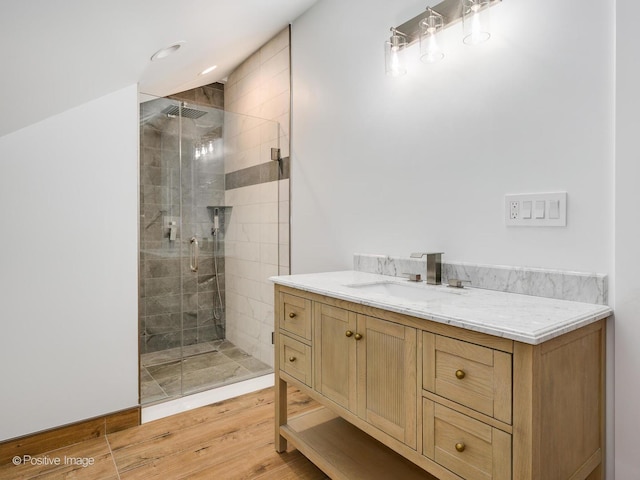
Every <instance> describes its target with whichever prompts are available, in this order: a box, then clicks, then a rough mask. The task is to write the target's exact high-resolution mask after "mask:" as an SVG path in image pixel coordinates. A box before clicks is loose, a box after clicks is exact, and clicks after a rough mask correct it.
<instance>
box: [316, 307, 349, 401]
mask: <svg viewBox="0 0 640 480" xmlns="http://www.w3.org/2000/svg"><path fill="white" fill-rule="evenodd" d="M314 308H315V310H314V334H315V337H314V343H313V351H314V360H315V361H314V365H315V389H316V390H317V391H318V392H320V393H321V394H322V395H324V396H325V397H327V398H329V399H330V400H333V401H334V402H335V403H337V404H338V405H340V406H342V407H344V408H346V409H348V410H351V411H353V412H355V410H356V341H355V340H354V336H355V332H356V314H355V313H353V312H349V311H348V310H344V309H342V308H336V307H331V306H329V305H324V304H321V303H316V304H314Z"/></svg>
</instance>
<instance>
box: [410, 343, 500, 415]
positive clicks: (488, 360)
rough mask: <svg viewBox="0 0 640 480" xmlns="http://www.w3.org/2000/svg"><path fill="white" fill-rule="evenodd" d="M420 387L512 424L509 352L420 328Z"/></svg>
mask: <svg viewBox="0 0 640 480" xmlns="http://www.w3.org/2000/svg"><path fill="white" fill-rule="evenodd" d="M423 346H424V350H423V378H422V383H423V388H424V389H425V390H429V391H430V392H433V393H435V394H436V395H440V396H442V397H445V398H448V399H449V400H453V401H454V402H457V403H460V404H462V405H465V406H467V407H469V408H472V409H474V410H476V411H478V412H480V413H483V414H485V415H489V416H491V417H494V418H496V419H497V420H500V421H502V422H505V423H507V424H511V390H512V381H511V355H510V354H509V353H505V352H501V351H499V350H493V349H491V348H487V347H482V346H480V345H475V344H473V343H469V342H464V341H461V340H456V339H454V338H449V337H445V336H442V335H436V334H433V333H429V332H423Z"/></svg>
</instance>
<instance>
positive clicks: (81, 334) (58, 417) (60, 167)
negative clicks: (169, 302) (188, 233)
mask: <svg viewBox="0 0 640 480" xmlns="http://www.w3.org/2000/svg"><path fill="white" fill-rule="evenodd" d="M7 114H10V112H7ZM137 118H138V113H137V86H136V85H131V86H129V87H127V88H124V89H122V90H119V91H116V92H114V93H112V94H109V95H107V96H104V97H101V98H98V99H96V100H93V101H91V102H89V103H86V104H83V105H81V106H79V107H76V108H73V109H72V110H68V111H66V112H64V113H61V114H59V115H56V116H53V117H50V118H48V119H46V120H44V121H42V122H39V123H37V124H35V125H32V126H30V127H27V128H24V129H22V130H18V131H16V132H14V133H11V134H8V135H6V136H4V137H0V204H1V205H3V207H4V208H3V210H4V213H3V216H2V227H3V228H2V240H1V241H0V244H1V245H2V248H1V249H0V304H1V305H2V308H1V316H2V334H1V335H0V378H2V395H1V398H0V406H1V408H0V440H5V439H8V438H13V437H16V436H20V435H25V434H28V433H31V432H34V431H39V430H43V429H47V428H51V427H55V426H59V425H63V424H66V423H70V422H74V421H78V420H82V419H86V418H90V417H94V416H99V415H102V414H105V413H110V412H114V411H117V410H121V409H124V408H128V407H132V406H135V405H137V404H138V369H137V366H138V346H137V336H138V335H137V329H138V321H137V202H138V198H137V197H138V187H137V177H138V163H137V149H138V133H137V132H138V124H137Z"/></svg>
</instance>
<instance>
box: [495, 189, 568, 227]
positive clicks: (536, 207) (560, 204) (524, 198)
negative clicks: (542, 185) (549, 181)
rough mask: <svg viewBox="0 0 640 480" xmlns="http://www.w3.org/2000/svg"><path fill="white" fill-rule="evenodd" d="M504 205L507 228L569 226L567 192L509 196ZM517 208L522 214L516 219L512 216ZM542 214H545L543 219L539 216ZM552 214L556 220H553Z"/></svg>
mask: <svg viewBox="0 0 640 480" xmlns="http://www.w3.org/2000/svg"><path fill="white" fill-rule="evenodd" d="M504 205H505V206H504V211H505V224H506V225H507V226H514V227H566V226H567V192H551V193H518V194H513V195H511V194H509V195H505V196H504ZM515 206H517V208H515V209H516V210H517V211H518V212H522V214H521V215H517V217H516V218H514V216H513V215H512V212H513V211H514V207H515ZM532 207H533V208H532ZM529 212H531V213H529ZM540 212H543V213H542V217H540V216H539V215H540ZM550 213H553V217H556V218H552V215H550Z"/></svg>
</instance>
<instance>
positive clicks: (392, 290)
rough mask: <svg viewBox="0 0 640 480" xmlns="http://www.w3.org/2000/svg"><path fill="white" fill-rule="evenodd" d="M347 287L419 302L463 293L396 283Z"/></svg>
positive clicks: (362, 284)
mask: <svg viewBox="0 0 640 480" xmlns="http://www.w3.org/2000/svg"><path fill="white" fill-rule="evenodd" d="M345 286H347V287H349V288H353V289H357V290H358V291H360V292H362V293H373V294H379V295H386V296H391V297H396V298H402V299H405V300H411V301H417V302H428V301H432V300H435V299H436V298H440V297H442V296H443V295H447V294H451V293H458V294H459V293H462V292H453V291H451V290H445V289H444V288H443V287H426V286H424V285H420V284H417V285H407V284H402V283H395V282H376V283H361V284H351V285H345Z"/></svg>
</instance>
